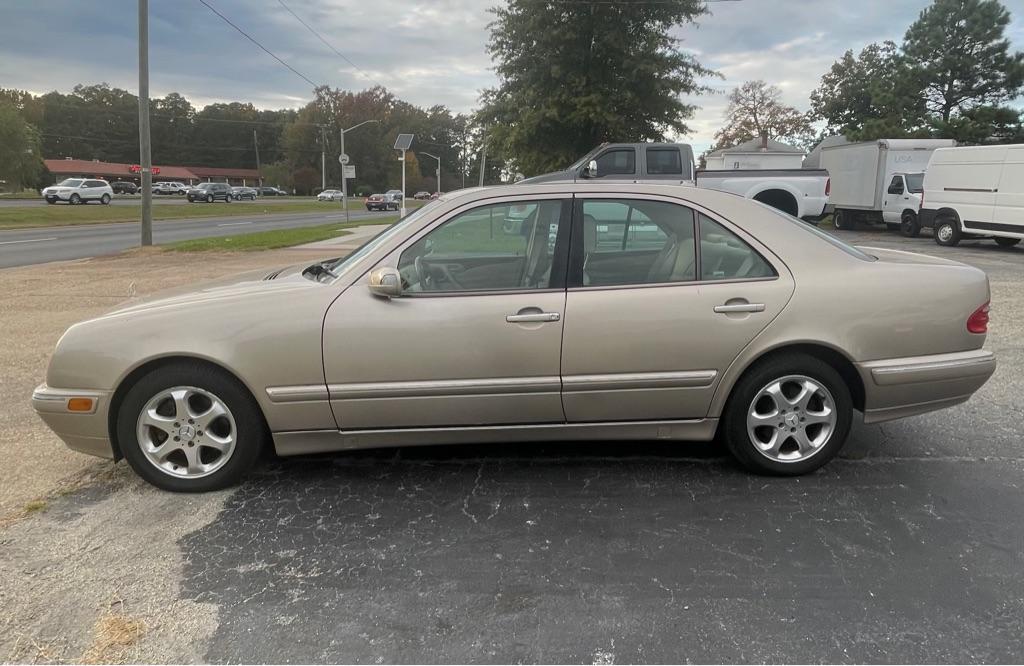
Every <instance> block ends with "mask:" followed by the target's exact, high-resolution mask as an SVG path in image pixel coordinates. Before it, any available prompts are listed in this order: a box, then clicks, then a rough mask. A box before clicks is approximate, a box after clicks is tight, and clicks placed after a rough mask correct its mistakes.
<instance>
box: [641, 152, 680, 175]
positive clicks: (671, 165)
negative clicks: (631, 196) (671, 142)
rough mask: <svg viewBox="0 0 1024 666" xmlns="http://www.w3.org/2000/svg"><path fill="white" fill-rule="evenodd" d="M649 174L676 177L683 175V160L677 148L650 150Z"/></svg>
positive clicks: (648, 154) (648, 158)
mask: <svg viewBox="0 0 1024 666" xmlns="http://www.w3.org/2000/svg"><path fill="white" fill-rule="evenodd" d="M647 173H649V174H651V175H675V174H682V173H683V160H682V158H680V156H679V151H678V150H677V149H675V148H671V149H669V148H648V149H647Z"/></svg>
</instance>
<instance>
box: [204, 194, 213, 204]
mask: <svg viewBox="0 0 1024 666" xmlns="http://www.w3.org/2000/svg"><path fill="white" fill-rule="evenodd" d="M206 203H213V195H212V194H207V195H206Z"/></svg>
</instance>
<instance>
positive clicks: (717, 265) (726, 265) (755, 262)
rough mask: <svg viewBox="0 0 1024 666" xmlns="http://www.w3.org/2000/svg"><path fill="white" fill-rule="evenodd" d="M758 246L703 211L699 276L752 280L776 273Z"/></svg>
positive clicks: (703, 277)
mask: <svg viewBox="0 0 1024 666" xmlns="http://www.w3.org/2000/svg"><path fill="white" fill-rule="evenodd" d="M774 276H775V270H774V269H772V267H771V265H770V264H769V263H768V262H767V261H765V260H764V258H763V257H762V256H761V255H760V254H758V253H757V250H755V249H754V248H752V247H750V245H748V244H747V243H746V242H745V241H744V240H742V239H741V238H740V237H739V236H737V235H736V234H734V233H733V232H731V231H729V230H728V229H726V228H725V227H723V226H722V225H720V224H718V223H717V222H715V221H714V220H712V219H711V218H709V217H707V216H706V215H704V214H701V215H700V279H701V280H749V279H753V278H764V277H774Z"/></svg>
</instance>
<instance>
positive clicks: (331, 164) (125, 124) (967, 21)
mask: <svg viewBox="0 0 1024 666" xmlns="http://www.w3.org/2000/svg"><path fill="white" fill-rule="evenodd" d="M491 11H492V12H493V14H494V16H495V19H494V21H493V22H492V24H491V26H490V30H491V36H490V41H489V44H488V51H489V53H490V55H491V57H492V59H493V60H494V62H495V71H496V73H497V76H498V84H497V85H496V86H495V87H494V88H491V89H488V90H485V91H483V92H482V94H481V97H480V106H479V108H478V109H477V110H476V111H475V112H473V113H472V114H469V115H464V114H456V113H453V112H452V111H451V110H450V109H448V108H447V107H445V106H440V105H439V106H433V107H430V108H420V107H417V106H415V105H412V104H409V103H408V102H405V101H403V100H401V99H398V98H397V97H395V96H394V95H393V94H392V93H390V92H388V91H387V90H385V89H384V88H380V87H376V88H371V89H369V90H364V91H361V92H352V91H347V90H339V89H333V88H328V87H320V88H317V89H316V90H315V92H314V98H313V100H312V101H310V102H309V103H308V104H306V105H305V106H303V107H302V108H301V109H298V110H293V109H282V110H277V111H273V110H260V109H256V108H255V107H253V106H252V105H251V104H244V103H238V102H233V103H225V104H211V105H208V106H205V107H203V108H202V109H196V108H195V107H194V106H193V105H192V104H191V103H190V102H189V101H188V100H187V99H185V98H184V97H183V96H181V95H179V94H177V93H172V94H170V95H167V96H166V97H164V98H161V99H157V100H153V101H152V114H153V117H152V134H153V159H154V161H155V162H156V163H161V162H162V163H166V164H184V165H189V164H196V165H204V166H234V167H240V166H246V167H254V166H255V162H256V154H255V143H256V142H258V143H259V149H260V157H261V159H262V162H263V167H262V168H263V174H264V176H265V179H269V180H270V181H271V182H274V183H276V184H281V185H285V186H290V187H295V188H296V189H299V190H300V191H313V190H314V189H316V187H317V186H318V185H319V180H320V178H319V176H320V171H321V170H320V155H321V150H326V152H327V155H328V159H327V164H326V171H327V182H328V186H337V185H338V184H339V183H340V181H341V166H340V165H339V164H338V162H337V154H338V131H339V129H342V128H345V127H351V126H352V125H354V124H356V123H359V122H362V121H364V120H367V119H371V118H372V119H376V120H378V121H380V122H379V124H371V125H366V126H363V127H360V128H359V129H358V130H356V131H354V132H353V133H351V134H350V135H346V152H348V154H349V155H350V156H351V158H352V161H353V163H354V164H355V165H356V172H357V176H358V178H357V179H356V181H355V183H354V184H355V185H356V186H357V187H372V188H375V189H385V188H389V187H395V186H396V185H397V183H398V182H399V175H398V171H399V163H398V161H397V160H396V159H395V153H394V151H393V150H392V149H391V147H392V145H393V143H394V139H395V137H396V135H397V134H398V133H399V132H411V133H413V134H415V135H416V143H415V144H414V146H413V150H414V154H411V155H410V156H409V160H410V162H411V164H410V165H409V166H410V168H409V169H408V173H409V174H410V177H409V182H408V188H409V189H410V190H413V189H427V190H433V189H434V188H435V187H436V185H435V183H434V179H433V173H434V169H435V162H434V160H432V159H430V158H426V157H424V156H423V155H422V154H420V155H416V154H415V153H416V152H420V153H422V152H428V153H432V154H435V155H438V156H440V157H441V161H442V168H443V173H442V183H441V188H440V189H442V190H449V189H453V188H456V187H461V186H462V185H463V184H464V183H475V181H476V178H475V175H474V174H478V173H479V162H480V155H481V153H483V152H486V154H487V160H486V174H485V182H486V183H495V182H500V181H502V180H510V179H513V178H515V177H516V176H518V175H519V174H522V175H525V176H530V175H534V174H537V173H543V172H545V171H551V170H555V169H560V168H564V167H565V166H566V165H567V164H569V163H570V162H572V161H573V160H575V159H576V158H578V157H580V156H581V155H583V154H584V153H585V152H587V151H588V150H590V149H591V148H593V147H594V146H595V145H597V144H598V143H601V142H604V141H609V142H614V141H621V142H637V141H664V140H666V139H667V138H670V137H674V136H685V135H686V134H687V133H688V132H689V126H688V124H687V123H688V121H689V120H690V119H692V117H693V115H694V113H695V111H696V109H697V107H696V106H695V105H694V104H692V103H690V102H689V101H687V100H688V99H691V98H692V97H693V96H695V95H698V94H701V93H708V92H711V88H710V87H709V86H708V85H707V84H706V83H704V82H705V81H708V80H712V79H714V78H715V77H717V76H719V74H718V73H716V72H714V71H712V70H710V69H708V68H707V67H705V66H703V65H701V64H700V62H699V61H698V60H697V58H696V56H694V55H693V54H692V53H690V52H688V51H685V50H684V49H682V48H681V45H680V43H679V41H680V40H679V38H678V37H675V36H673V35H674V33H673V32H672V30H673V29H674V28H676V27H677V26H679V25H686V24H693V23H696V22H697V20H698V19H699V18H700V17H701V16H703V15H704V14H705V13H706V12H707V4H706V3H705V2H704V1H703V0H659V1H658V2H636V3H634V2H575V1H574V2H552V1H550V0H508V2H507V3H506V4H505V5H504V6H501V7H497V8H495V9H492V10H491ZM1009 23H1010V13H1009V11H1008V10H1007V9H1006V7H1005V6H1003V4H1002V3H1001V2H999V0H934V1H933V2H932V4H931V5H929V6H928V7H927V8H925V9H924V10H923V11H922V12H921V13H920V15H919V17H918V18H917V20H916V21H914V23H913V24H911V25H910V26H909V27H908V28H907V30H906V33H905V35H904V37H903V41H902V43H900V44H896V43H895V42H892V41H886V42H882V43H876V44H869V45H868V46H866V47H864V48H863V49H861V50H860V52H859V53H857V54H855V53H854V52H853V50H849V51H847V52H846V53H844V54H843V56H842V57H840V58H839V59H838V60H837V61H836V62H835V63H834V64H833V65H832V67H831V68H830V69H829V70H828V71H827V72H825V73H824V75H823V76H822V78H821V81H820V84H819V86H818V87H817V88H816V89H815V90H814V91H812V92H811V93H810V96H809V105H810V110H809V111H806V112H804V111H800V110H798V109H796V108H794V107H791V106H788V105H786V104H784V103H783V102H782V101H781V91H780V90H779V89H778V88H777V87H775V86H773V85H770V84H768V83H766V82H764V81H748V82H746V83H744V84H743V85H741V86H739V87H737V88H736V89H734V90H733V91H731V92H730V93H729V95H728V100H729V105H728V108H727V110H726V114H725V122H724V124H723V127H722V128H721V129H720V130H719V131H718V132H717V133H716V135H715V143H716V145H718V146H720V147H727V146H731V145H735V144H736V143H740V142H743V141H746V140H750V139H755V138H758V137H761V136H767V137H768V138H772V139H779V140H782V141H786V142H789V143H794V144H796V145H799V146H803V147H805V148H808V147H810V146H811V145H813V144H814V143H816V142H817V141H818V140H820V139H821V138H822V137H823V136H828V135H832V134H844V135H845V136H846V137H847V138H848V139H850V140H852V141H862V140H871V139H877V138H900V137H937V138H939V137H941V138H953V139H956V140H957V141H959V142H961V143H1000V142H1002V143H1006V142H1021V141H1024V124H1022V114H1021V110H1020V109H1019V108H1014V107H1013V106H1010V104H1012V103H1013V102H1014V100H1016V99H1018V98H1019V97H1020V95H1021V93H1022V91H1024V53H1021V52H1014V51H1012V50H1011V48H1010V43H1009V40H1008V39H1007V38H1006V35H1005V33H1006V27H1007V26H1008V25H1009ZM136 102H137V100H136V99H135V97H134V96H133V95H132V94H131V93H129V92H127V91H125V90H120V89H117V88H111V87H110V86H107V85H105V84H101V85H95V86H78V87H76V88H75V89H74V90H73V91H72V92H71V93H68V94H61V93H58V92H52V93H48V94H46V95H41V96H33V95H30V94H28V93H25V92H23V91H14V90H0V179H8V180H12V179H13V180H17V179H19V178H21V179H22V180H24V181H25V182H30V181H31V179H32V177H33V176H32V175H31V172H32V170H33V164H37V163H38V162H39V155H42V154H45V155H46V156H47V157H61V156H65V155H72V156H74V157H80V158H84V159H93V158H95V159H106V160H112V161H121V162H134V161H136V160H137V159H138V150H137V134H138V132H137V116H136ZM19 123H20V124H19ZM254 135H255V137H254ZM35 178H36V179H38V178H39V176H38V175H37V176H35Z"/></svg>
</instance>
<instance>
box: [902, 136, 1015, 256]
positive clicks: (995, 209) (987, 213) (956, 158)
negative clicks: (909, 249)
mask: <svg viewBox="0 0 1024 666" xmlns="http://www.w3.org/2000/svg"><path fill="white" fill-rule="evenodd" d="M920 219H921V224H922V226H926V227H932V228H933V230H934V236H935V242H936V243H938V244H939V245H956V244H957V243H959V242H960V241H961V239H963V238H972V237H978V236H988V237H991V238H993V239H994V240H995V242H996V243H998V244H999V245H1002V246H1004V247H1009V246H1011V245H1016V244H1017V243H1019V242H1020V240H1021V239H1022V238H1024V144H1016V145H1009V146H967V147H962V148H944V149H941V150H936V151H935V153H934V154H933V155H932V159H931V161H930V162H929V163H928V171H927V172H926V173H925V177H924V203H923V204H922V206H921V216H920Z"/></svg>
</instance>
